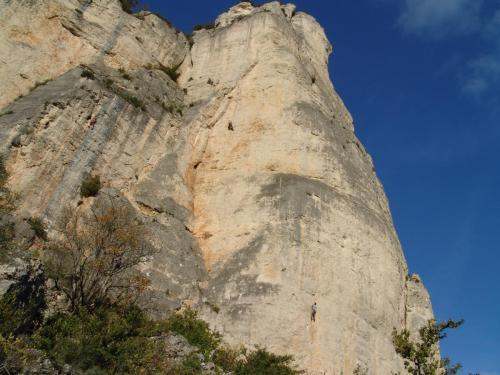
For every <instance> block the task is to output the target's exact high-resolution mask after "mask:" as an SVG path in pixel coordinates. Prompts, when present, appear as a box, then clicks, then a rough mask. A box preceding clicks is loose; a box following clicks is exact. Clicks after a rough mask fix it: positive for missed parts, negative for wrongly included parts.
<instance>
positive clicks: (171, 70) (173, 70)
mask: <svg viewBox="0 0 500 375" xmlns="http://www.w3.org/2000/svg"><path fill="white" fill-rule="evenodd" d="M158 69H159V70H161V71H162V72H163V73H165V74H166V75H167V76H169V77H170V79H171V80H172V81H174V82H177V78H179V75H180V74H179V73H177V69H179V66H171V67H166V66H164V65H161V64H160V65H159V66H158Z"/></svg>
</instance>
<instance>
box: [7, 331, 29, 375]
mask: <svg viewBox="0 0 500 375" xmlns="http://www.w3.org/2000/svg"><path fill="white" fill-rule="evenodd" d="M31 357H32V355H30V350H29V348H28V347H27V346H26V344H25V343H24V342H23V341H22V340H21V339H19V338H13V337H8V338H5V337H2V336H1V335H0V374H2V375H3V374H5V375H9V374H20V373H21V372H22V370H23V368H24V367H25V366H26V365H29V363H30V362H31V361H30V359H31Z"/></svg>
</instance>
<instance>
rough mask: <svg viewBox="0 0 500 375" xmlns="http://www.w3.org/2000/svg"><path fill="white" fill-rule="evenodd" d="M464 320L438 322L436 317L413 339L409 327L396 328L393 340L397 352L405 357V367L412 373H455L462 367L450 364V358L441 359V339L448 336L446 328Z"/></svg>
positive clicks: (439, 374) (431, 374) (449, 374)
mask: <svg viewBox="0 0 500 375" xmlns="http://www.w3.org/2000/svg"><path fill="white" fill-rule="evenodd" d="M462 324H463V320H458V321H456V320H448V321H445V322H441V323H437V322H436V321H435V320H434V319H431V320H429V321H428V322H427V325H425V326H423V327H422V328H420V330H419V337H418V339H417V340H415V341H413V340H412V338H411V337H410V332H409V331H408V330H407V329H404V330H402V331H401V332H400V333H398V332H397V331H396V329H394V331H393V334H392V342H393V344H394V348H395V349H396V353H398V354H399V355H400V356H401V357H402V358H403V359H404V365H405V368H406V369H407V370H408V372H409V373H410V374H412V375H441V374H444V375H453V374H456V373H457V372H458V370H459V369H460V368H461V367H462V366H461V365H460V364H456V365H454V366H451V365H450V360H449V359H448V358H444V359H440V355H439V345H438V344H439V341H440V340H442V339H444V338H445V337H446V332H445V331H446V330H448V329H452V328H458V327H460V326H461V325H462Z"/></svg>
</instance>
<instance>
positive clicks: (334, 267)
mask: <svg viewBox="0 0 500 375" xmlns="http://www.w3.org/2000/svg"><path fill="white" fill-rule="evenodd" d="M93 3H96V5H93V6H92V7H91V8H89V9H88V10H85V11H84V12H83V16H82V17H81V18H79V17H80V16H75V15H74V14H73V13H75V12H74V10H71V9H70V8H71V7H70V6H69V5H71V6H76V5H77V4H79V3H78V2H77V1H70V0H51V1H47V2H44V3H43V4H42V5H40V4H38V5H36V6H35V8H33V9H32V8H30V7H29V6H27V5H25V4H24V5H22V4H21V3H16V4H13V3H11V4H10V5H9V6H8V7H5V8H4V9H2V10H1V12H2V15H8V14H11V15H12V14H14V13H15V12H18V11H21V10H22V11H23V12H25V13H26V14H28V15H29V17H31V18H30V19H31V21H32V22H30V23H27V24H26V25H25V24H24V23H23V26H22V27H23V28H24V29H23V31H22V32H20V33H18V34H16V32H17V31H16V30H18V29H19V28H20V27H21V26H19V25H18V24H19V21H17V23H16V21H15V20H13V21H11V22H10V23H8V24H7V25H2V27H1V28H0V36H3V35H8V36H9V37H8V38H7V39H6V40H7V42H0V43H3V44H0V48H1V49H2V51H3V50H6V51H8V52H9V57H8V61H7V62H6V64H4V65H2V67H1V68H0V69H3V70H0V79H1V80H2V82H6V84H7V85H10V86H9V87H13V88H14V89H15V90H18V91H19V92H24V91H23V90H25V91H26V90H27V88H28V87H29V85H27V84H26V85H25V84H24V83H22V82H23V81H21V79H20V78H19V77H17V76H16V77H14V78H10V77H11V75H12V72H13V71H14V70H15V69H16V64H19V67H21V68H22V69H25V70H26V72H27V73H26V74H30V75H31V76H36V77H45V76H49V77H55V76H58V75H61V74H62V73H64V74H62V75H61V76H60V77H58V78H57V79H55V80H54V81H53V82H49V83H48V84H47V85H44V86H41V87H39V88H37V89H35V90H34V91H32V92H31V93H30V94H29V95H28V96H27V97H25V98H22V99H19V100H18V101H16V102H15V103H13V104H11V105H9V107H7V109H9V110H11V111H13V114H10V115H6V116H2V117H0V151H1V152H2V153H3V152H8V154H9V158H8V163H7V167H8V170H9V172H10V174H11V178H10V180H9V186H10V187H11V188H12V190H14V191H16V192H17V193H19V196H20V197H21V199H20V202H19V210H21V211H25V212H27V213H29V214H33V215H35V214H36V215H44V216H45V219H46V220H47V222H48V223H50V222H51V220H54V218H55V217H57V214H58V211H59V210H60V208H61V206H62V204H63V203H66V202H72V203H76V201H77V200H78V189H79V185H80V183H81V180H82V178H83V177H84V175H85V174H86V173H97V174H99V175H100V176H101V177H102V180H103V182H104V184H105V185H106V186H107V187H110V188H112V190H110V191H115V192H116V194H117V195H118V196H120V197H125V198H127V199H128V200H129V201H130V203H131V204H132V205H133V206H134V207H135V208H136V210H137V212H138V214H139V215H141V217H142V218H143V219H144V220H145V221H147V223H148V226H149V228H150V230H151V236H150V241H151V243H152V244H153V245H154V246H155V247H156V248H157V249H159V250H160V252H159V254H158V256H157V257H155V259H154V260H153V261H152V262H149V263H148V264H146V265H144V267H142V271H143V272H144V273H145V274H146V275H148V276H150V277H151V278H152V279H153V288H152V290H151V298H152V299H151V301H150V302H151V304H152V305H154V306H156V307H155V308H154V312H155V314H157V315H162V314H163V313H168V311H170V310H171V309H172V308H175V307H177V306H178V305H179V304H180V303H182V302H184V303H185V304H187V305H194V306H197V307H198V308H200V309H201V310H202V315H203V317H204V318H206V319H207V320H208V321H209V322H210V323H211V324H212V326H213V327H214V328H216V329H218V330H219V331H221V332H222V333H223V334H224V337H225V338H226V339H227V340H228V341H229V342H230V343H232V344H243V345H248V346H253V345H255V344H258V345H263V346H266V347H267V348H269V349H270V350H272V351H275V352H279V353H291V354H294V355H295V356H296V358H297V360H298V363H299V365H300V366H301V367H303V368H305V369H307V370H308V371H309V372H310V373H318V374H319V373H321V374H339V373H343V374H351V373H352V372H353V370H354V368H355V367H356V366H357V365H358V364H359V365H361V366H362V367H366V368H368V369H369V374H381V375H386V374H391V373H394V372H401V373H403V374H404V370H403V365H402V362H401V360H400V359H399V358H398V356H397V354H396V353H395V351H394V348H393V345H392V341H391V340H392V336H391V335H392V331H393V329H394V328H396V329H398V330H401V329H403V328H406V327H408V328H409V329H411V330H412V331H413V332H415V331H416V330H418V328H419V326H420V325H421V324H423V323H424V322H425V321H426V320H427V319H429V318H430V317H432V316H433V315H432V307H431V305H430V300H429V298H428V295H427V294H426V291H425V289H424V288H423V286H422V284H420V283H418V284H417V283H415V282H414V281H412V280H413V279H410V280H409V281H407V274H408V269H407V265H406V262H405V259H404V256H403V253H402V251H401V246H400V244H399V241H398V238H397V235H396V232H395V229H394V226H393V223H392V218H391V214H390V211H389V207H388V203H387V199H386V196H385V194H384V191H383V188H382V186H381V184H380V182H379V180H378V179H377V176H376V174H375V172H374V166H373V163H372V160H371V158H370V156H369V155H368V154H367V152H366V151H365V149H364V148H363V146H362V145H361V143H360V142H359V140H358V139H357V138H356V136H355V134H354V127H353V122H352V118H351V116H350V114H349V112H348V111H347V109H346V108H345V106H344V104H343V102H342V100H341V99H340V97H339V96H338V95H337V93H336V92H335V89H334V87H333V85H332V83H331V81H330V77H329V73H328V58H329V55H330V53H331V52H332V46H331V44H330V42H329V41H328V39H327V38H326V35H325V33H324V30H323V29H322V27H321V26H320V25H319V24H318V23H317V22H316V21H315V20H314V18H313V17H311V16H309V15H307V14H304V13H300V12H299V13H296V12H295V8H294V6H292V5H280V4H279V3H278V2H272V3H269V4H266V5H264V6H262V7H253V6H252V5H251V4H249V3H247V2H245V3H240V4H238V5H236V6H235V7H233V8H231V9H230V10H229V11H228V12H226V13H224V14H222V15H221V16H220V17H219V18H218V19H217V20H216V22H215V28H213V29H210V30H201V31H198V32H196V33H195V34H194V36H193V38H194V45H193V46H192V48H191V50H190V51H186V43H185V38H184V36H182V35H181V34H176V33H175V31H174V30H173V29H171V28H169V27H168V26H166V25H163V24H162V25H163V26H161V27H160V26H159V25H157V24H156V22H160V21H159V20H158V19H157V18H156V17H155V16H149V15H148V16H145V17H144V18H145V19H144V20H143V21H141V20H139V19H137V18H134V17H133V16H130V15H126V14H125V13H123V12H121V11H120V9H119V8H118V5H117V3H116V2H114V1H111V0H108V1H106V0H100V1H94V2H93ZM23 7H24V8H23ZM26 7H27V8H26ZM25 8H26V9H25ZM49 14H50V15H52V16H55V17H54V18H53V19H54V20H56V19H57V20H59V21H57V22H58V23H55V22H56V21H54V23H52V21H50V20H49V21H47V19H48V18H50V17H52V16H50V17H48V15H49ZM78 14H79V13H78ZM37 15H38V16H37ZM39 15H44V17H45V19H39ZM2 17H3V16H2ZM13 18H14V17H13ZM87 20H92V22H90V21H89V22H87ZM117 20H121V21H120V22H125V24H126V25H127V27H123V28H114V27H115V26H116V25H117V22H118V21H117ZM120 22H118V24H120V25H122V24H121V23H120ZM149 22H154V23H155V26H154V27H153V26H152V25H151V24H150V23H149ZM62 25H66V26H62ZM68 25H70V27H72V28H74V29H75V30H83V31H78V32H77V34H78V33H80V32H81V35H79V36H75V35H73V34H72V33H71V32H69V34H70V35H68V32H67V27H68ZM90 25H100V26H92V27H97V28H98V29H99V33H95V32H93V31H92V30H93V29H92V28H91V27H90ZM109 25H115V26H109ZM63 29H64V30H66V31H63ZM38 30H42V32H46V33H48V32H50V33H52V34H51V35H59V36H58V37H57V38H59V39H57V38H55V39H54V40H52V39H51V38H49V40H48V41H41V42H40V44H39V45H38V46H37V45H36V44H31V48H30V49H29V51H30V52H29V53H27V52H24V50H23V49H22V48H21V47H20V46H21V44H22V43H24V42H22V41H16V42H13V40H14V39H13V38H14V37H13V36H12V35H18V36H17V37H19V38H21V36H20V35H23V38H24V37H25V36H26V35H31V36H33V35H36V34H37V33H38ZM113 30H116V33H115V34H113ZM118 30H120V31H119V32H118ZM153 30H157V31H158V30H160V31H158V32H157V33H155V32H153ZM110 35H115V36H116V38H117V42H116V43H114V42H113V43H111V44H107V43H108V37H109V36H110ZM136 36H138V37H139V38H140V39H141V40H142V41H141V42H140V43H139V41H138V39H137V38H135V37H136ZM17 37H16V38H17ZM56 39H57V43H59V44H61V45H64V46H66V45H67V48H65V49H57V48H55V47H54V46H55V45H56ZM0 40H2V41H4V40H5V38H2V39H0ZM16 40H17V39H16ZM136 42H137V43H138V44H137V43H136ZM108 45H109V46H111V47H109V48H111V50H112V51H113V53H112V54H109V55H106V56H104V57H103V59H102V60H99V61H98V62H97V63H95V64H93V65H92V67H93V68H94V69H95V72H96V75H97V78H96V79H95V80H93V81H92V80H88V79H85V78H83V77H81V76H80V73H81V71H80V69H79V68H77V69H72V70H71V68H72V67H74V66H77V65H79V64H81V63H89V61H94V60H92V59H94V58H95V57H96V51H100V50H101V49H102V48H103V46H108ZM107 50H108V49H107ZM47 52H50V54H51V57H50V58H46V57H45V55H46V53H47ZM184 57H185V58H184ZM37 59H39V61H38V60H37ZM182 59H184V61H183V63H182V65H181V66H180V68H179V72H180V73H181V76H180V77H179V79H178V85H177V84H175V83H174V82H173V81H172V80H171V79H169V78H168V77H167V76H166V75H165V74H164V73H163V72H161V71H159V70H147V69H144V68H141V66H143V65H145V64H149V63H152V64H160V63H161V64H162V65H165V66H172V65H175V64H178V63H180V62H181V61H182ZM24 60H25V61H24ZM23 61H24V62H23ZM51 61H55V62H56V63H53V64H50V62H51ZM120 67H126V72H127V74H130V75H131V77H129V78H130V80H129V79H126V78H124V77H123V75H122V74H121V73H120V72H118V71H117V70H116V69H117V68H120ZM113 68H114V69H113ZM23 79H24V78H23ZM37 79H38V78H37ZM107 79H112V80H113V84H112V85H111V87H109V85H108V84H107V83H106V82H107ZM32 81H34V79H32ZM120 90H124V91H120ZM120 93H121V94H120ZM124 93H125V94H126V95H124ZM9 95H10V94H9ZM9 95H5V96H3V97H1V100H4V103H7V102H9V101H11V99H12V95H11V96H9ZM127 95H128V96H127ZM131 96H133V97H136V99H138V100H139V103H142V106H143V108H142V110H141V108H140V107H138V108H136V106H134V105H133V104H132V102H131V100H130V97H131ZM127 98H128V99H127ZM181 113H182V115H181ZM94 117H95V118H96V119H97V122H96V124H95V126H94V128H92V126H91V125H90V123H91V121H92V119H93V118H94ZM113 194H114V193H113ZM313 302H317V303H318V314H317V320H316V322H314V323H313V322H311V321H310V308H311V305H312V303H313ZM213 306H217V307H218V309H214V308H213ZM219 309H220V311H219V312H218V313H216V312H215V311H214V310H219Z"/></svg>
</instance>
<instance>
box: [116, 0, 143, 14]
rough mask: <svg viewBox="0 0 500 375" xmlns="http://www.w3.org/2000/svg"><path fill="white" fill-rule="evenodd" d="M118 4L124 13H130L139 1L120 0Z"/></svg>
mask: <svg viewBox="0 0 500 375" xmlns="http://www.w3.org/2000/svg"><path fill="white" fill-rule="evenodd" d="M120 3H121V5H122V9H123V10H124V11H125V12H127V13H132V11H133V9H134V8H135V7H136V6H137V4H138V3H139V1H138V0H120Z"/></svg>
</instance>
